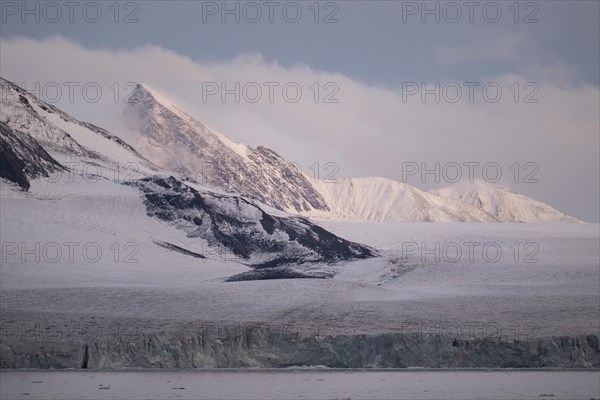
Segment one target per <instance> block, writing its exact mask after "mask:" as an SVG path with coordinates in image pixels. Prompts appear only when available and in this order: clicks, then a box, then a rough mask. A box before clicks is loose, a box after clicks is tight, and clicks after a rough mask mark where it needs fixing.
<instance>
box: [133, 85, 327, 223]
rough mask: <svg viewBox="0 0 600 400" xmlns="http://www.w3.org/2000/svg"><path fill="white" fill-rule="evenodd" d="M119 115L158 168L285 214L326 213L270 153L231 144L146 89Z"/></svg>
mask: <svg viewBox="0 0 600 400" xmlns="http://www.w3.org/2000/svg"><path fill="white" fill-rule="evenodd" d="M131 98H132V99H135V101H133V102H131V103H129V104H128V105H127V107H126V109H125V111H124V120H125V121H126V123H127V125H128V126H129V127H130V128H131V130H132V132H133V135H132V138H133V144H134V146H135V147H136V148H137V149H139V151H140V153H141V154H143V155H144V156H146V157H147V158H148V159H150V160H152V161H153V162H155V163H156V164H158V165H160V166H161V167H164V168H167V169H169V170H173V171H178V172H180V173H182V174H185V175H189V176H192V177H194V178H195V179H197V180H202V182H203V183H204V184H208V185H212V186H215V187H217V188H219V189H222V190H225V191H226V192H228V193H241V194H243V195H245V196H247V197H250V198H253V199H256V200H258V201H260V202H262V203H264V204H268V205H270V206H273V207H276V208H278V209H280V210H283V211H288V212H301V211H310V210H323V211H327V210H328V207H327V204H325V201H324V200H323V197H322V196H321V195H320V194H319V193H318V192H317V191H316V190H314V188H313V186H312V185H311V184H310V182H309V180H308V179H307V178H306V176H304V174H303V173H302V171H299V170H298V168H297V167H295V166H294V165H293V164H291V163H289V162H287V161H286V160H284V159H283V158H281V157H280V156H279V155H278V154H277V153H275V152H274V151H273V150H270V149H268V148H266V147H263V146H259V147H257V148H256V149H254V148H252V147H249V146H246V145H243V144H240V143H237V142H235V141H234V140H232V139H230V138H228V137H227V136H225V135H222V134H220V133H218V132H216V131H214V130H212V129H210V128H208V127H206V126H205V125H203V124H202V123H201V122H199V121H197V120H195V119H194V118H192V117H191V116H189V115H188V114H186V113H185V112H184V111H182V110H181V109H180V108H178V107H177V106H176V105H174V104H173V103H172V102H171V101H170V100H168V99H166V98H165V97H164V96H163V95H161V94H160V93H158V92H157V91H155V90H153V89H151V88H149V87H148V86H147V85H142V84H139V85H138V86H137V87H136V89H135V91H134V92H133V93H132V95H131Z"/></svg>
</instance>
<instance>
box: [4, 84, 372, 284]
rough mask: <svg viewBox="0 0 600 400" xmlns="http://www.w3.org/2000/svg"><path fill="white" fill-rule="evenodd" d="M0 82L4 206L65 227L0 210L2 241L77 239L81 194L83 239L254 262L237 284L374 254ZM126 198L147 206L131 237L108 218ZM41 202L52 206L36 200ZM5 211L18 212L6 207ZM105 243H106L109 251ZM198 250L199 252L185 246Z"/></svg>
mask: <svg viewBox="0 0 600 400" xmlns="http://www.w3.org/2000/svg"><path fill="white" fill-rule="evenodd" d="M1 84H2V90H3V96H2V104H1V105H2V107H1V109H0V128H1V129H0V145H1V146H0V150H1V152H2V163H0V167H1V171H0V172H1V173H0V177H2V178H3V179H0V181H2V182H1V183H2V186H3V188H2V202H3V203H4V202H5V201H8V202H9V204H11V202H12V204H13V208H14V207H15V205H16V204H20V202H24V203H27V204H29V205H30V206H31V207H33V208H36V209H37V212H38V215H39V214H44V212H45V210H46V209H47V211H48V213H49V214H50V213H53V215H59V217H58V218H57V219H54V218H50V220H51V221H52V220H53V219H54V221H52V222H51V223H52V224H53V225H55V224H60V225H61V226H63V228H64V232H63V231H60V230H59V232H58V233H57V232H56V230H53V229H50V227H47V226H43V223H42V222H40V224H39V226H37V227H36V231H37V232H38V233H40V232H41V233H43V232H52V234H50V235H48V236H47V237H43V235H42V236H40V235H36V234H35V232H33V230H31V229H30V228H31V224H29V223H25V221H22V223H20V222H19V219H20V218H23V219H27V218H28V217H27V215H26V213H24V212H22V211H23V210H22V209H21V208H19V209H20V210H21V212H19V213H16V214H14V215H11V218H12V223H11V224H9V226H10V228H8V229H7V228H6V227H7V224H5V223H4V219H5V215H3V216H2V218H3V223H2V239H3V241H5V240H6V241H7V242H11V243H12V242H14V243H27V240H32V238H33V237H35V238H36V241H35V243H47V242H53V243H54V242H56V243H69V242H73V241H76V240H77V241H78V240H80V236H79V235H76V236H71V234H72V232H73V228H74V227H75V226H74V225H70V224H68V223H66V222H65V219H66V217H65V216H66V215H68V214H69V213H70V212H73V210H70V206H71V201H72V199H73V198H77V199H80V200H81V201H82V203H84V204H85V203H86V199H87V203H88V204H89V207H88V208H84V210H83V211H82V210H79V211H82V212H80V213H79V215H76V220H78V221H79V222H78V223H77V228H78V229H79V228H81V226H79V225H81V224H83V230H84V231H85V233H84V236H87V237H88V238H94V236H95V234H94V232H96V231H97V232H98V237H101V236H103V234H102V233H100V232H104V233H108V237H109V238H110V237H111V235H110V233H112V235H114V236H115V237H118V236H123V237H132V236H133V237H136V238H137V239H136V241H137V242H138V246H143V247H145V248H147V249H148V248H149V249H150V250H147V251H149V252H150V253H164V252H165V251H168V252H176V253H179V254H184V255H187V256H190V257H194V258H197V259H204V258H213V259H214V258H217V259H221V258H222V257H223V254H229V255H233V257H230V259H233V260H234V262H235V263H238V264H243V265H248V266H251V267H253V268H254V270H253V271H248V272H247V273H245V274H243V275H242V276H236V278H235V279H236V280H241V279H272V278H278V277H304V276H322V277H325V276H331V269H330V268H329V267H324V268H325V269H327V271H328V272H327V273H323V271H319V269H318V267H317V266H316V264H318V263H321V264H324V263H334V262H336V261H341V260H350V259H358V258H368V257H373V256H375V255H376V254H375V251H373V250H372V249H370V248H369V247H367V246H362V245H360V244H356V243H352V242H349V241H346V240H344V239H342V238H339V237H337V236H335V235H333V234H331V233H330V232H327V231H326V230H324V229H322V228H320V227H319V226H317V225H315V224H313V223H311V222H310V221H308V220H306V219H304V218H302V217H298V216H288V215H281V214H279V215H271V214H269V212H267V211H264V210H263V209H262V208H261V207H260V206H259V205H257V204H254V203H253V202H252V201H249V200H247V199H244V198H242V197H240V196H236V195H230V194H215V193H213V192H212V191H210V190H209V189H207V188H206V187H204V186H202V185H201V184H198V183H193V182H185V179H184V178H182V177H181V176H178V174H176V173H174V172H173V171H169V170H166V169H161V168H159V167H157V166H156V165H154V164H152V163H151V162H149V161H148V160H146V159H145V158H144V157H143V156H141V155H140V154H139V153H138V152H137V151H136V150H134V149H133V148H132V147H131V146H129V145H128V144H127V143H125V142H124V141H123V140H121V139H120V138H118V137H117V136H115V135H113V134H111V133H110V132H108V131H106V130H104V129H102V128H99V127H96V126H94V125H91V124H88V123H84V122H80V121H78V120H76V119H75V118H73V117H71V116H69V115H67V114H66V113H64V112H62V111H60V110H59V109H57V108H55V107H52V106H51V105H49V104H47V103H45V102H43V101H41V100H39V99H37V98H35V97H34V96H33V95H31V94H30V93H26V92H24V91H23V90H22V89H20V88H18V87H17V86H15V85H13V84H12V83H10V82H8V81H6V80H2V81H1ZM36 178H37V179H36ZM42 178H43V179H42ZM7 181H10V182H13V183H16V184H18V185H19V186H20V187H21V188H23V189H25V190H26V191H27V190H28V192H23V191H20V190H18V189H17V187H16V186H15V185H13V184H7ZM99 188H101V191H100V192H98V189H99ZM124 198H127V199H129V202H130V203H132V204H133V205H134V206H133V207H132V210H133V209H135V212H136V213H137V215H138V216H139V210H140V209H145V214H144V215H143V217H138V218H137V219H135V222H134V224H133V225H135V226H142V227H144V228H143V229H141V230H137V231H136V232H137V233H136V234H133V233H134V232H133V231H131V232H130V229H132V227H131V226H130V225H128V224H127V223H125V222H127V221H129V222H131V219H130V218H123V217H124V215H121V214H127V212H125V213H121V212H119V217H116V216H115V215H111V212H110V211H111V210H112V211H114V210H120V208H121V206H122V204H123V202H124ZM48 199H51V200H52V202H51V203H52V204H50V202H44V201H43V200H48ZM32 200H33V201H32ZM36 200H37V201H36ZM40 200H42V201H40ZM98 204H100V207H98ZM56 205H58V206H56ZM61 206H63V207H64V210H60V208H61ZM57 207H58V209H59V210H58V211H57ZM51 209H52V210H51ZM106 209H108V210H109V211H108V212H107V211H106ZM2 212H3V214H5V213H7V212H8V213H10V214H13V213H15V211H14V210H13V211H11V209H9V208H6V207H3V210H2ZM37 219H38V220H39V217H38V218H37ZM145 220H156V221H162V223H161V224H157V223H155V222H152V223H151V222H149V221H145ZM46 223H47V222H46ZM89 225H91V227H90V226H89ZM165 225H166V226H165ZM28 226H29V228H27V227H28ZM133 230H134V231H135V229H133ZM182 233H183V235H184V236H185V238H186V239H185V240H182V239H181V236H182ZM13 239H14V240H13ZM17 240H20V241H23V242H19V241H17ZM139 242H141V243H139ZM174 242H175V243H174ZM176 243H179V244H176ZM182 244H183V245H182ZM110 246H111V245H110V244H108V245H106V247H107V248H108V249H114V246H113V247H110ZM198 248H202V249H203V250H201V251H200V253H198V251H194V250H192V249H198ZM3 249H4V247H3ZM3 251H4V250H3ZM106 251H108V250H105V252H106ZM159 259H163V260H164V257H159ZM309 263H310V264H309ZM238 272H239V269H238Z"/></svg>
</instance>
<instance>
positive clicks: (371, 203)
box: [311, 177, 498, 222]
mask: <svg viewBox="0 0 600 400" xmlns="http://www.w3.org/2000/svg"><path fill="white" fill-rule="evenodd" d="M314 185H315V187H317V188H318V190H319V192H321V193H322V194H323V197H324V198H325V200H326V201H327V204H328V205H329V206H330V208H331V212H328V213H318V212H313V213H312V214H311V215H312V216H315V217H321V218H329V219H342V220H363V221H377V222H453V221H454V222H497V221H498V220H497V219H496V218H494V217H493V216H491V215H489V214H488V213H486V212H485V211H483V210H480V209H478V208H477V207H474V206H472V205H470V204H468V203H466V202H463V201H461V200H456V199H452V198H442V197H439V196H436V195H433V194H431V193H427V192H424V191H422V190H420V189H417V188H416V187H414V186H411V185H407V184H405V183H400V182H396V181H393V180H390V179H385V178H377V177H370V178H344V179H339V180H338V181H337V182H323V181H319V182H316V183H314Z"/></svg>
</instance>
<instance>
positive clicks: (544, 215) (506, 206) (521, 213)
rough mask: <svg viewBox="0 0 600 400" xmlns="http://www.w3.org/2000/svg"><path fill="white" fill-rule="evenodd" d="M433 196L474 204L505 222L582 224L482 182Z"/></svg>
mask: <svg viewBox="0 0 600 400" xmlns="http://www.w3.org/2000/svg"><path fill="white" fill-rule="evenodd" d="M431 193H433V194H435V195H438V196H441V197H444V198H452V199H459V200H462V201H464V202H466V203H469V204H472V205H474V206H476V207H477V208H479V209H481V210H483V211H485V212H487V213H489V214H490V215H492V216H494V217H495V218H497V219H498V220H499V221H502V222H581V221H579V220H578V219H577V218H574V217H570V216H568V215H565V214H563V213H561V212H560V211H558V210H556V209H554V208H552V207H551V206H549V205H548V204H546V203H542V202H541V201H537V200H534V199H532V198H531V197H527V196H524V195H522V194H519V193H516V192H513V191H512V190H510V189H509V188H507V187H505V186H501V185H497V184H494V183H490V182H485V181H482V180H479V179H476V180H474V181H473V182H472V183H469V182H461V183H458V184H457V185H455V186H452V187H447V188H443V189H436V190H432V191H431Z"/></svg>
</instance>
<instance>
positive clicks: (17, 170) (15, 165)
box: [0, 97, 64, 190]
mask: <svg viewBox="0 0 600 400" xmlns="http://www.w3.org/2000/svg"><path fill="white" fill-rule="evenodd" d="M22 99H23V101H25V102H27V99H25V98H24V97H22ZM27 104H28V103H27ZM63 169H64V168H63V167H62V166H61V165H60V163H59V162H58V161H56V160H55V159H54V158H52V156H51V155H50V154H48V153H47V152H46V150H44V148H43V147H42V146H41V145H40V144H39V143H38V142H37V141H36V140H35V139H34V138H32V137H31V136H29V135H28V134H27V133H24V132H20V131H16V130H14V129H11V128H10V127H9V126H8V125H7V124H5V123H4V122H2V121H0V177H1V178H4V179H7V180H9V181H11V182H13V183H16V184H17V185H19V186H20V187H21V188H22V189H24V190H29V187H30V183H29V180H30V179H34V178H37V177H47V176H49V174H50V173H52V172H54V171H60V170H63Z"/></svg>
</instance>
